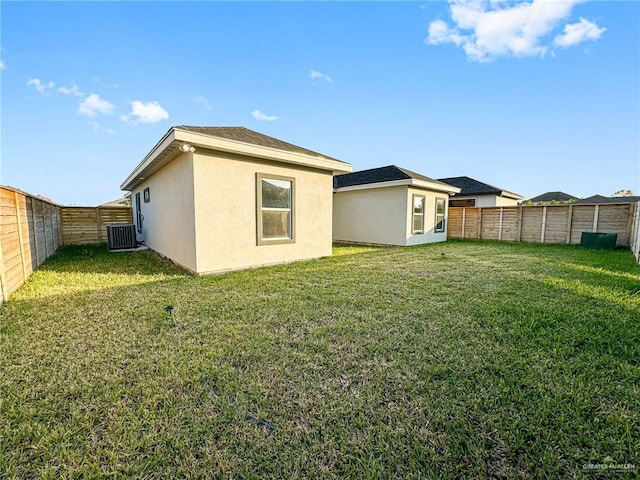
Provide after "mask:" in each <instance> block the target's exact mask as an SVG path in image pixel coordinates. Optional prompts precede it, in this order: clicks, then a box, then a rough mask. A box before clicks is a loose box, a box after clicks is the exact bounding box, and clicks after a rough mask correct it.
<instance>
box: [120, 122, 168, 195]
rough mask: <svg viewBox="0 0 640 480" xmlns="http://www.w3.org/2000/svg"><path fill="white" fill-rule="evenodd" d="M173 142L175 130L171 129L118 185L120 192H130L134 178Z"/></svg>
mask: <svg viewBox="0 0 640 480" xmlns="http://www.w3.org/2000/svg"><path fill="white" fill-rule="evenodd" d="M174 140H175V130H174V129H173V128H172V129H171V130H169V131H168V132H167V133H166V134H165V136H164V137H162V139H161V140H160V141H159V142H158V143H157V144H156V146H155V147H153V149H152V150H151V151H150V152H149V153H148V154H147V156H146V157H144V159H143V160H142V161H141V162H140V163H139V164H138V166H137V167H136V168H134V169H133V172H131V173H130V174H129V176H128V177H127V178H126V179H125V180H124V182H122V184H121V185H120V190H131V185H132V184H133V183H134V182H135V180H136V177H138V176H139V175H140V174H141V173H142V172H143V171H144V170H145V168H147V167H148V166H149V164H150V163H151V162H153V161H154V160H155V159H156V157H157V156H158V155H160V153H162V152H163V151H165V150H166V149H167V148H169V146H170V145H171V144H172V143H173V141H174Z"/></svg>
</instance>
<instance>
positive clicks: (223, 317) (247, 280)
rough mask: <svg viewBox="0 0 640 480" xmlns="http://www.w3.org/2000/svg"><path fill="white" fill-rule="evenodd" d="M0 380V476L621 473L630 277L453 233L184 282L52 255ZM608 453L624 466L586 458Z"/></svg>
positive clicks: (630, 379)
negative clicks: (442, 238) (608, 466)
mask: <svg viewBox="0 0 640 480" xmlns="http://www.w3.org/2000/svg"><path fill="white" fill-rule="evenodd" d="M169 305H170V306H173V313H172V314H171V315H170V314H169V313H167V312H166V311H165V307H167V306H169ZM0 372H2V373H1V374H0V392H1V395H0V478H3V479H5V478H6V479H11V478H43V479H46V478H123V477H132V478H158V479H159V478H163V479H165V478H359V479H360V478H398V479H404V478H478V479H484V478H540V479H544V478H602V475H604V474H606V475H607V476H608V477H612V478H625V476H626V477H628V478H632V477H635V476H636V475H637V474H638V471H639V470H640V267H638V266H637V265H636V264H635V262H634V259H633V257H632V256H631V254H630V253H629V252H626V251H616V252H595V251H587V250H583V249H581V248H579V247H575V246H543V245H526V244H508V243H492V242H463V241H450V242H448V243H446V244H438V245H427V246H419V247H410V248H374V247H350V246H337V247H336V248H335V255H334V256H333V257H332V258H327V259H321V260H316V261H310V262H302V263H297V264H293V265H286V266H281V267H273V268H264V269H258V270H252V271H245V272H238V273H231V274H226V275H221V276H210V277H202V278H200V277H193V276H187V275H185V274H184V273H183V272H182V271H180V270H179V269H178V268H177V267H175V266H173V265H172V264H170V263H167V262H166V261H164V260H162V259H160V258H159V257H157V256H155V255H154V254H152V253H149V252H138V253H122V254H109V253H107V252H106V251H105V249H104V248H98V247H95V248H94V247H80V248H62V249H61V250H60V251H59V252H58V253H57V254H56V255H54V256H53V257H51V258H50V259H49V260H48V261H47V262H46V263H45V265H44V266H43V267H42V268H41V269H40V270H39V271H38V272H36V273H35V274H34V275H33V276H32V277H31V279H30V280H29V281H28V282H27V284H25V285H24V286H23V287H22V288H21V289H20V290H18V291H17V292H16V293H15V294H14V295H13V296H12V298H11V300H10V301H9V302H7V303H6V304H5V305H4V306H3V307H2V309H1V310H0ZM269 425H273V426H274V427H275V429H271V428H270V426H269ZM607 457H611V461H613V462H614V463H616V464H629V465H632V466H635V470H623V469H617V470H615V471H613V470H611V471H606V472H603V471H602V470H588V469H585V468H584V467H585V465H586V464H590V463H591V464H602V463H603V462H610V460H609V459H607ZM605 459H607V460H605Z"/></svg>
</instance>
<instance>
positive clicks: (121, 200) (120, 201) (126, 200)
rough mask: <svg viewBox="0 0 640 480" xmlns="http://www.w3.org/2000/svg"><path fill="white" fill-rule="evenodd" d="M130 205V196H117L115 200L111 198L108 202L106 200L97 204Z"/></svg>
mask: <svg viewBox="0 0 640 480" xmlns="http://www.w3.org/2000/svg"><path fill="white" fill-rule="evenodd" d="M130 206H131V197H122V198H117V199H115V200H111V201H110V202H106V203H102V204H100V205H98V207H130Z"/></svg>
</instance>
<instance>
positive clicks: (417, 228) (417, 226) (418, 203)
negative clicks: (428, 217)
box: [411, 195, 425, 233]
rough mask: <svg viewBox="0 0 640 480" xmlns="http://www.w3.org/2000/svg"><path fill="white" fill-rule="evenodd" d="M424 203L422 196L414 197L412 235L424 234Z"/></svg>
mask: <svg viewBox="0 0 640 480" xmlns="http://www.w3.org/2000/svg"><path fill="white" fill-rule="evenodd" d="M424 203H425V198H424V197H423V196H422V195H414V196H413V222H412V227H411V233H424Z"/></svg>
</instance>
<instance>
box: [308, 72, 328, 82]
mask: <svg viewBox="0 0 640 480" xmlns="http://www.w3.org/2000/svg"><path fill="white" fill-rule="evenodd" d="M309 76H310V77H311V80H318V79H323V80H326V81H327V82H329V83H333V78H331V77H330V76H329V75H327V74H326V73H322V72H318V71H317V70H311V73H310V75H309Z"/></svg>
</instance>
